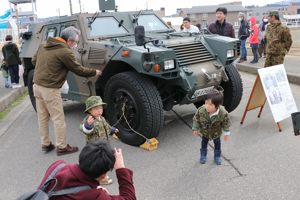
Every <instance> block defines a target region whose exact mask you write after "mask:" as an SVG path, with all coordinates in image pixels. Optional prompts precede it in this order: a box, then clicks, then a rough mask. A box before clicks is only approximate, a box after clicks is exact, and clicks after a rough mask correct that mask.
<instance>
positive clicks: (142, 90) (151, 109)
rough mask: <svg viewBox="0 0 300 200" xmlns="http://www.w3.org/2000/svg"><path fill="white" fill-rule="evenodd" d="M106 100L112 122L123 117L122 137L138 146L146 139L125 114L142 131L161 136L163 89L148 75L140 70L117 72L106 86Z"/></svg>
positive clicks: (119, 127) (121, 124)
mask: <svg viewBox="0 0 300 200" xmlns="http://www.w3.org/2000/svg"><path fill="white" fill-rule="evenodd" d="M104 100H105V102H106V103H107V108H106V109H105V115H106V118H107V120H108V121H109V122H110V123H111V125H113V124H114V123H116V122H117V121H118V120H120V121H119V123H118V124H117V125H116V127H117V128H118V129H119V130H120V132H119V133H118V137H119V139H120V140H121V141H123V142H124V143H126V144H129V145H134V146H138V145H141V144H142V143H144V142H145V138H143V137H141V136H139V135H138V134H136V133H134V132H133V131H132V130H131V128H130V127H129V126H128V125H127V123H126V120H125V118H124V117H122V116H123V114H124V116H125V117H126V119H127V121H128V123H129V125H130V126H131V127H132V128H133V129H134V130H135V131H137V132H138V133H140V134H142V135H143V136H145V137H146V138H148V139H150V138H153V137H157V136H158V134H159V131H160V129H161V128H162V126H163V122H164V115H163V105H162V100H161V97H160V95H159V92H158V91H157V89H156V87H155V86H154V84H153V83H152V82H151V81H150V80H149V79H148V78H147V77H145V76H143V75H141V74H137V73H136V72H123V73H119V74H116V75H114V76H113V77H111V78H110V79H109V81H108V82H107V84H106V86H105V91H104ZM122 110H124V112H123V111H122ZM120 118H121V119H120Z"/></svg>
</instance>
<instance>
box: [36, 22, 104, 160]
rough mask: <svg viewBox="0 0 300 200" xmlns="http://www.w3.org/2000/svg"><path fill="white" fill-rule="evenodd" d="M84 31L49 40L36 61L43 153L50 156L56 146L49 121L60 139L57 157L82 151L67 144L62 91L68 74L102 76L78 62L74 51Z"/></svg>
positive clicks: (66, 32)
mask: <svg viewBox="0 0 300 200" xmlns="http://www.w3.org/2000/svg"><path fill="white" fill-rule="evenodd" d="M79 35H80V31H79V30H78V29H76V28H74V27H68V28H66V29H64V30H63V31H62V32H61V37H56V38H51V37H49V38H48V39H47V43H46V45H42V46H40V47H39V49H38V50H37V53H36V54H35V55H34V57H33V58H32V63H33V65H35V72H34V77H33V82H34V85H33V92H34V96H35V98H36V109H37V114H38V124H39V133H40V137H41V143H42V151H44V152H46V153H48V152H50V151H52V150H53V149H54V148H55V146H54V145H53V144H52V142H51V141H50V138H49V125H48V121H49V118H51V120H52V121H53V125H54V131H55V136H56V147H57V149H56V153H57V155H64V154H68V153H74V152H76V151H78V147H75V146H70V145H69V144H67V142H66V124H65V116H64V111H63V106H62V98H61V92H60V88H61V87H62V85H63V84H64V82H65V81H66V77H67V74H68V71H72V72H74V73H75V74H77V75H79V76H84V77H90V76H95V75H97V76H98V75H101V71H100V70H96V69H90V68H86V67H83V66H81V65H80V63H78V62H77V61H76V59H75V56H74V53H73V52H72V50H71V48H74V47H76V46H77V43H78V40H79Z"/></svg>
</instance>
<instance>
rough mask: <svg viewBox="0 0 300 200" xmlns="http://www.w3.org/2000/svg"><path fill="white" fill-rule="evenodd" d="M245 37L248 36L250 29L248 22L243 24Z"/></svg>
mask: <svg viewBox="0 0 300 200" xmlns="http://www.w3.org/2000/svg"><path fill="white" fill-rule="evenodd" d="M245 36H247V38H248V37H249V36H250V27H249V23H248V22H245Z"/></svg>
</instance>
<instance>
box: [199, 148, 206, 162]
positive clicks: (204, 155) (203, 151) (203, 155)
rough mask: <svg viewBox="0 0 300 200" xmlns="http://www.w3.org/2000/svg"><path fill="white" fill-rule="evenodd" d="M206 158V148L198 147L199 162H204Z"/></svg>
mask: <svg viewBox="0 0 300 200" xmlns="http://www.w3.org/2000/svg"><path fill="white" fill-rule="evenodd" d="M206 160H207V149H200V163H201V164H205V163H206Z"/></svg>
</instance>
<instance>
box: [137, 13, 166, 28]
mask: <svg viewBox="0 0 300 200" xmlns="http://www.w3.org/2000/svg"><path fill="white" fill-rule="evenodd" d="M138 24H139V25H142V26H144V28H145V31H168V30H169V29H168V27H167V26H166V25H165V24H164V23H163V22H162V21H161V20H160V19H159V18H158V17H157V16H156V15H143V14H142V15H140V16H139V17H138Z"/></svg>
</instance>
